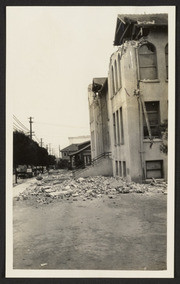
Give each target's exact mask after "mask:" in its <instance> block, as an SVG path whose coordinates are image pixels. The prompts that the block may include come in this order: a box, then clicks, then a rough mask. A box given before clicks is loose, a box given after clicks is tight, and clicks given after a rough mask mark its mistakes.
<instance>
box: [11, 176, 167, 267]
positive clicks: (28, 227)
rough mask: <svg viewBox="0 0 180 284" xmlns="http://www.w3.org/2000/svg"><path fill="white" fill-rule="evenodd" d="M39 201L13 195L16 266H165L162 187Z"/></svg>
mask: <svg viewBox="0 0 180 284" xmlns="http://www.w3.org/2000/svg"><path fill="white" fill-rule="evenodd" d="M71 179H72V178H71ZM29 181H30V180H29ZM29 181H28V184H27V183H26V182H25V183H24V189H25V188H27V187H29ZM31 182H32V183H35V182H37V181H35V180H34V181H33V180H32V179H31ZM21 186H22V185H21ZM33 186H34V185H31V187H33ZM16 188H18V186H16ZM14 189H15V188H14ZM17 190H18V189H16V191H17ZM28 190H30V189H28ZM38 198H39V197H38ZM37 200H38V199H37V196H36V195H34V194H33V195H31V198H29V197H28V198H26V197H24V198H19V199H18V198H17V195H16V197H14V209H13V210H14V225H13V229H14V268H15V269H101V270H103V269H106V270H108V269H109V270H111V269H112V270H113V269H115V270H116V269H118V270H134V269H135V270H138V269H139V270H162V269H166V201H167V195H165V194H163V193H162V192H158V190H157V191H156V192H154V191H153V192H144V193H135V192H130V193H128V194H120V193H119V194H117V195H116V196H114V198H109V196H108V195H107V194H104V195H102V196H101V197H96V198H92V199H86V200H85V199H84V200H83V199H82V198H77V199H76V198H73V199H71V198H66V199H65V198H56V199H52V200H50V199H49V202H47V203H40V202H37Z"/></svg>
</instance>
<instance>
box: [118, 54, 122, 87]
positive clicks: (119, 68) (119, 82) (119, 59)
mask: <svg viewBox="0 0 180 284" xmlns="http://www.w3.org/2000/svg"><path fill="white" fill-rule="evenodd" d="M118 88H119V89H120V88H121V58H120V55H119V54H118Z"/></svg>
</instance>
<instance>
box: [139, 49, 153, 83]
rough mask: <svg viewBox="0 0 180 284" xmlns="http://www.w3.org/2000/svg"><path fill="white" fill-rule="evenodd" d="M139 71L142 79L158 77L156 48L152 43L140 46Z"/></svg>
mask: <svg viewBox="0 0 180 284" xmlns="http://www.w3.org/2000/svg"><path fill="white" fill-rule="evenodd" d="M138 54H139V73H140V79H141V80H154V79H157V59H156V48H155V46H154V45H153V44H151V43H146V44H143V45H141V46H140V47H139V50H138Z"/></svg>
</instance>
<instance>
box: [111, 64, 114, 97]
mask: <svg viewBox="0 0 180 284" xmlns="http://www.w3.org/2000/svg"><path fill="white" fill-rule="evenodd" d="M111 84H112V96H114V94H115V87H114V69H113V66H112V67H111Z"/></svg>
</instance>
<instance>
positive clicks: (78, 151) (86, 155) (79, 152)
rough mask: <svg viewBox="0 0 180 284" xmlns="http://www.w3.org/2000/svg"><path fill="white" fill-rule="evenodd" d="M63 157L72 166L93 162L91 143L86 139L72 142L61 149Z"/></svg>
mask: <svg viewBox="0 0 180 284" xmlns="http://www.w3.org/2000/svg"><path fill="white" fill-rule="evenodd" d="M61 153H62V159H65V160H67V161H68V162H69V163H70V164H71V167H72V168H76V167H83V166H86V165H89V164H91V143H90V141H86V142H83V143H79V144H71V145H69V146H67V147H66V148H64V149H62V150H61Z"/></svg>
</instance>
